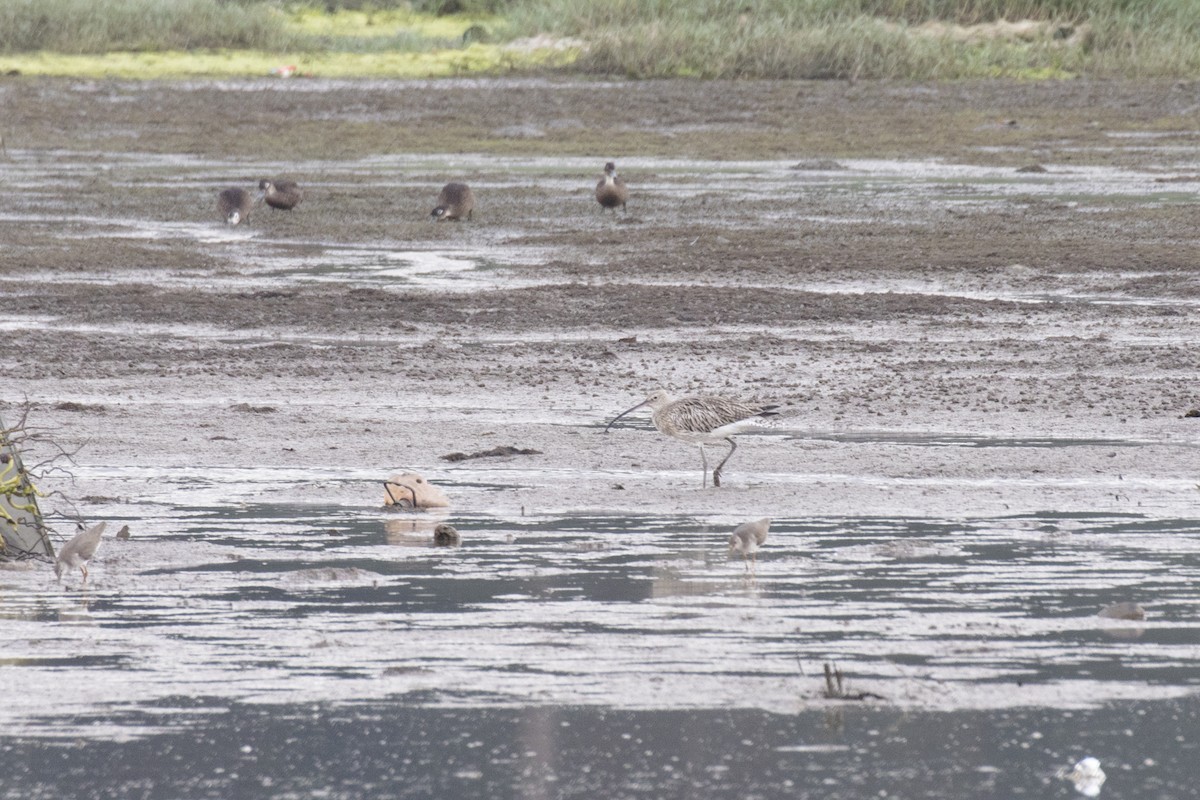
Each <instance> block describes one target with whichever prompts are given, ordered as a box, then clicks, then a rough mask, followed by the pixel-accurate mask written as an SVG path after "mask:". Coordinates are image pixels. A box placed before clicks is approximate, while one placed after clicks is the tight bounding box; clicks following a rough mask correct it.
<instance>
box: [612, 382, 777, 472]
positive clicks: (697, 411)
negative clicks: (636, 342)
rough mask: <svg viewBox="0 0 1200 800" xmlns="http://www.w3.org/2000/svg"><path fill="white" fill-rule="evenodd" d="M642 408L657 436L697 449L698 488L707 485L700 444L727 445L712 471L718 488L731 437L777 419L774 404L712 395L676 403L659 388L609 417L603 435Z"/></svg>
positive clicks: (731, 447) (732, 447)
mask: <svg viewBox="0 0 1200 800" xmlns="http://www.w3.org/2000/svg"><path fill="white" fill-rule="evenodd" d="M642 406H650V408H651V409H652V411H653V413H652V414H651V416H650V418H651V419H652V420H653V421H654V427H655V428H658V431H659V433H665V434H666V435H667V436H670V437H672V438H675V439H679V440H680V441H682V442H688V443H689V444H695V445H698V446H699V447H700V461H701V463H702V464H703V467H704V472H703V474H701V476H700V485H701V486H706V485H708V457H707V456H705V454H704V445H706V444H715V443H717V442H721V441H725V442H729V452H728V453H726V454H725V457H724V458H723V459H721V463H720V464H717V466H716V467H715V468H714V469H713V471H712V477H713V486H717V487H719V486H720V485H721V467H723V466H725V462H726V461H728V460H729V457H730V456H732V455H733V451H734V450H736V449H737V442H735V441H734V440H733V437H734V436H735V435H737V434H739V433H741V432H743V431H745V430H749V429H751V428H758V427H762V426H763V425H764V424H765V420H766V419H767V418H768V417H774V416H778V412H777V411H776V410H775V409H777V408H779V406H777V405H758V404H755V403H743V402H741V401H739V400H730V399H728V398H726V397H716V396H714V395H699V396H696V397H681V398H679V399H678V400H676V399H675V398H673V397H671V395H670V394H668V393H667V392H666V391H664V390H663V389H659V390H658V391H656V392H654V393H652V394H651V395H650V396H649V397H647V398H646V399H645V400H643V401H642V402H640V403H638V404H637V405H636V406H634V407H633V408H631V409H629V410H628V411H623V412H621V413H620V414H618V415H617V416H615V417H613V420H612V422H610V423H608V425H607V426H606V427H605V428H604V432H605V433H608V429H609V428H611V427H612V426H613V423H614V422H616V421H617V420H619V419H620V418H621V417H623V416H625V415H626V414H628V413H630V412H631V411H636V410H637V409H639V408H641V407H642Z"/></svg>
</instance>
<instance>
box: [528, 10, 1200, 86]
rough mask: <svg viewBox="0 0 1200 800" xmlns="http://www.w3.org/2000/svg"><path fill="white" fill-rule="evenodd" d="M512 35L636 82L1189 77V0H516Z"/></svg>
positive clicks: (1198, 35) (1194, 35)
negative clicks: (553, 42) (575, 49)
mask: <svg viewBox="0 0 1200 800" xmlns="http://www.w3.org/2000/svg"><path fill="white" fill-rule="evenodd" d="M506 16H507V18H508V20H509V22H510V24H511V26H512V30H514V31H517V32H519V33H521V34H523V35H531V34H533V33H537V32H549V33H552V34H554V35H558V36H564V37H576V38H579V39H581V40H583V41H584V42H586V43H587V44H588V49H587V52H586V53H585V54H584V55H583V56H582V57H581V58H580V59H578V60H577V61H576V62H575V63H574V64H573V66H572V68H573V69H576V70H583V71H590V72H602V73H618V74H626V75H630V76H635V77H666V76H673V75H695V76H700V77H707V78H830V77H838V78H854V77H862V78H898V79H938V78H968V77H991V76H1000V75H1008V76H1060V77H1061V76H1066V75H1074V74H1081V73H1085V72H1086V73H1091V74H1096V75H1126V76H1171V77H1181V76H1191V75H1197V74H1200V15H1198V14H1196V13H1195V8H1194V5H1193V3H1192V0H742V2H736V3H735V2H728V1H727V0H690V1H688V2H679V1H677V0H514V4H513V5H512V6H511V7H510V9H509V11H508V12H507V15H506Z"/></svg>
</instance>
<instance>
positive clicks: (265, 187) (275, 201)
mask: <svg viewBox="0 0 1200 800" xmlns="http://www.w3.org/2000/svg"><path fill="white" fill-rule="evenodd" d="M258 188H259V189H261V190H262V193H263V199H264V200H266V201H267V205H269V206H270V207H271V208H278V209H279V210H280V211H291V210H292V209H293V208H295V207H296V206H298V205H299V204H300V201H301V200H303V199H304V191H303V190H302V189H301V188H300V187H299V186H298V185H296V182H295V181H259V182H258Z"/></svg>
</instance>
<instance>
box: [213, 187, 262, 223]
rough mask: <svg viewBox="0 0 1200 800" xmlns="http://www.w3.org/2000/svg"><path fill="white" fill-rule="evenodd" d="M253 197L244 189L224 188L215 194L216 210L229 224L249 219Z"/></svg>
mask: <svg viewBox="0 0 1200 800" xmlns="http://www.w3.org/2000/svg"><path fill="white" fill-rule="evenodd" d="M253 206H254V198H253V197H251V196H250V193H249V192H247V191H246V190H245V189H226V190H225V191H223V192H221V193H220V194H219V195H217V211H218V212H220V214H221V216H222V217H224V218H225V221H226V222H227V223H229V224H230V225H237V224H238V223H239V222H241V221H242V220H247V219H250V209H251V208H252V207H253Z"/></svg>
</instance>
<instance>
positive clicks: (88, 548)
mask: <svg viewBox="0 0 1200 800" xmlns="http://www.w3.org/2000/svg"><path fill="white" fill-rule="evenodd" d="M104 525H105V523H103V522H100V523H98V524H96V525H93V526H92V527H90V528H88V529H87V530H84V531H80V532H79V533H77V534H75V538H73V539H72V540H71V541H69V542H67V543H66V544H65V545H63V548H62V549H61V550H59V551H58V558H57V559H55V561H54V574H55V575H57V576H58V579H59V580H60V581H61V580H62V576H63V572H65V571H66V570H68V569H75V568H76V567H79V570H80V571H81V572H82V573H83V584H81V585H83V586H86V585H87V579H88V569H87V564H88V562H89V561H91V560H92V556H94V555H96V548H97V547H99V546H100V537H101V535H103V533H104Z"/></svg>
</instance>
